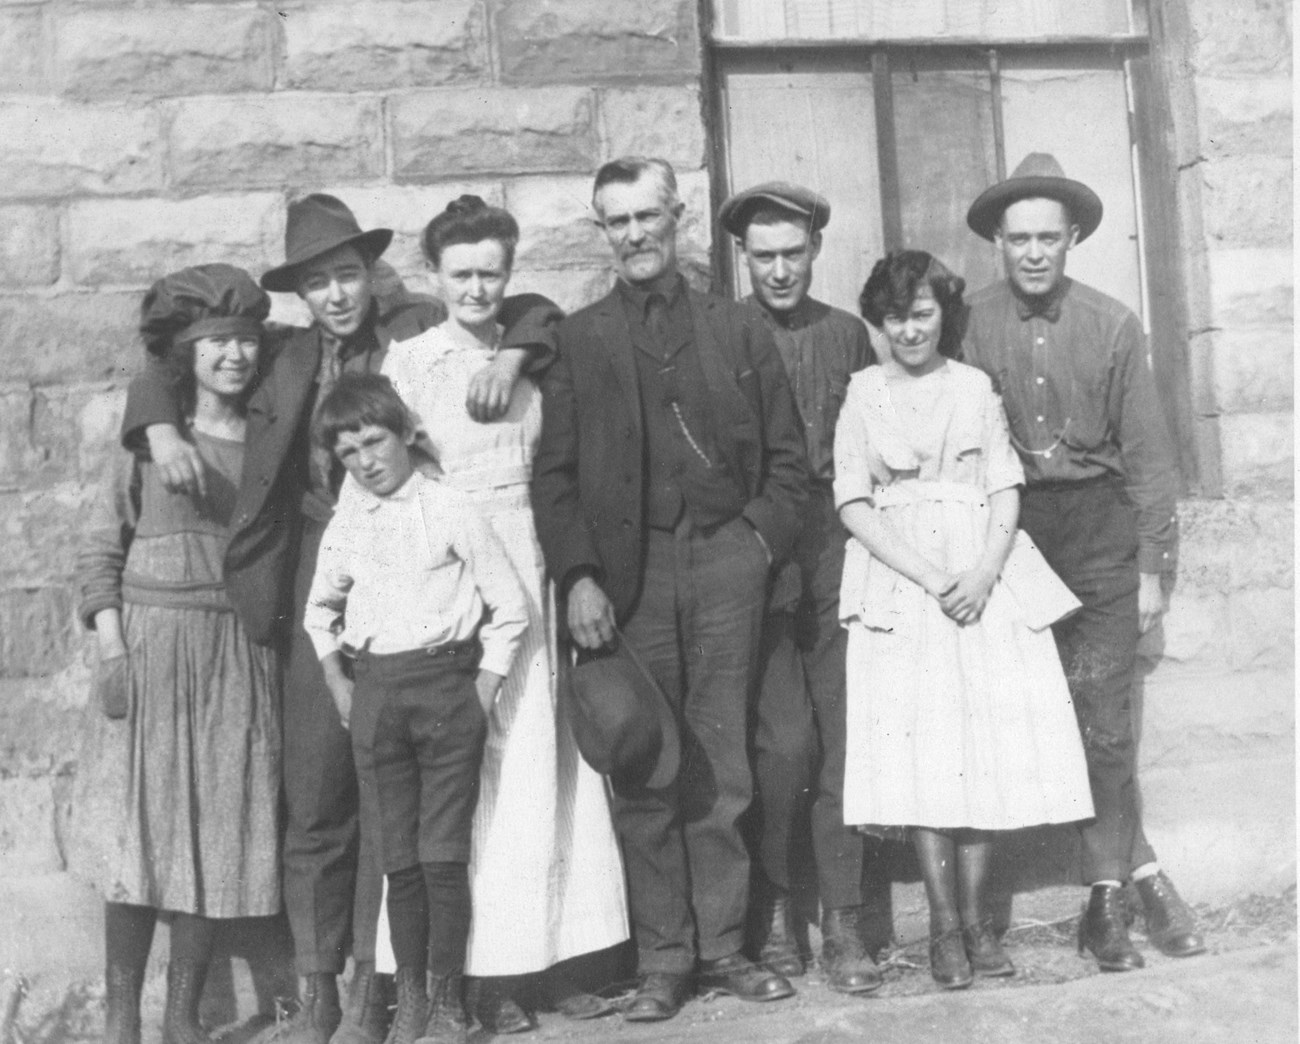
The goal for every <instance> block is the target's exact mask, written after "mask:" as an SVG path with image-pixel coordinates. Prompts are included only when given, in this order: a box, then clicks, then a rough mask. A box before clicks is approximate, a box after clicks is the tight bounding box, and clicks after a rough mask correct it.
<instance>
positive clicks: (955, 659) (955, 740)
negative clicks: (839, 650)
mask: <svg viewBox="0 0 1300 1044" xmlns="http://www.w3.org/2000/svg"><path fill="white" fill-rule="evenodd" d="M1023 481H1024V476H1023V472H1022V470H1021V467H1020V462H1019V460H1018V459H1017V457H1016V455H1015V451H1014V450H1013V449H1012V447H1011V445H1010V440H1009V439H1008V436H1007V427H1006V420H1005V418H1004V416H1003V413H1002V406H1001V403H1000V402H999V400H998V398H997V396H996V394H995V393H994V391H993V388H992V385H991V383H990V382H989V379H988V377H987V376H985V375H984V374H983V373H982V372H981V371H979V370H976V369H974V368H972V367H969V366H965V365H963V364H961V363H957V362H953V361H951V360H945V361H944V363H943V364H942V365H941V366H940V367H939V368H938V369H937V370H935V371H933V372H931V373H929V374H927V375H925V376H923V377H919V378H915V377H903V378H901V379H900V380H898V381H897V382H891V381H890V380H888V379H887V373H886V370H885V369H884V368H883V367H880V366H873V367H870V368H868V369H866V370H863V371H861V372H859V373H858V374H855V375H854V377H853V379H852V381H851V382H850V384H849V389H848V394H847V397H846V399H845V402H844V407H843V409H842V411H841V413H840V418H839V424H838V427H837V429H836V433H835V502H836V505H837V506H842V505H844V504H846V503H848V502H849V501H854V500H866V501H868V502H869V503H871V504H873V505H874V507H875V508H876V509H877V510H879V511H881V512H882V513H883V514H884V516H885V517H886V518H888V519H889V521H890V522H892V523H893V525H894V526H895V527H896V528H897V530H898V531H899V532H900V534H902V535H904V536H905V538H906V539H907V540H908V541H910V542H911V544H912V545H913V546H914V547H915V548H916V549H917V551H919V552H920V554H921V555H923V556H924V557H925V558H926V559H928V560H929V561H931V562H933V563H934V564H936V565H937V566H939V567H940V568H942V569H944V570H946V571H947V572H949V573H951V574H957V573H960V572H962V571H964V570H966V569H970V568H972V567H974V566H975V565H976V564H978V562H979V559H980V556H981V555H982V554H983V551H984V548H985V546H986V542H987V528H988V520H989V500H988V498H989V497H990V496H991V495H992V494H993V493H996V492H997V491H999V490H1003V489H1008V488H1010V487H1013V486H1016V485H1019V484H1021V483H1022V482H1023ZM1008 561H1009V565H1008V567H1007V568H1006V569H1004V570H1003V574H1002V579H1000V580H999V581H998V583H997V584H995V585H994V587H993V590H992V593H991V594H990V596H989V600H988V604H987V606H986V607H985V609H984V612H983V614H982V616H981V617H980V619H979V621H978V622H976V623H974V624H970V625H967V626H965V627H963V626H959V625H958V624H957V623H955V622H954V621H953V620H951V619H949V618H948V617H947V616H946V615H944V612H943V609H942V607H941V606H940V604H939V602H938V601H937V600H936V599H934V598H933V597H931V596H930V595H929V594H927V593H926V592H925V591H924V590H923V589H922V588H921V587H920V586H919V585H918V584H915V583H913V582H912V581H911V580H908V579H907V578H906V577H904V576H902V575H901V574H899V573H897V572H896V571H894V570H893V569H891V568H890V567H888V566H887V565H885V564H884V563H883V562H881V561H879V560H878V559H875V558H873V557H872V555H871V554H870V552H868V551H867V549H866V548H865V547H864V546H863V545H862V544H861V543H860V542H859V541H857V540H856V539H853V538H850V539H849V543H848V549H847V554H846V559H845V565H844V577H843V582H842V587H841V593H840V614H841V618H842V620H843V622H844V624H845V626H846V627H847V628H848V631H849V640H848V700H847V714H848V722H847V757H846V766H845V775H844V819H845V822H846V823H847V824H849V825H863V826H867V827H868V828H870V827H872V826H880V827H898V826H925V827H934V828H956V827H975V828H979V829H986V830H1005V829H1011V828H1016V827H1024V826H1030V825H1034V824H1040V823H1061V822H1070V821H1074V820H1079V819H1086V818H1088V817H1090V816H1091V815H1092V814H1093V808H1092V798H1091V794H1090V790H1089V786H1088V774H1087V768H1086V765H1085V763H1084V755H1083V745H1082V743H1081V741H1080V737H1079V729H1078V725H1077V723H1076V720H1075V716H1074V708H1073V705H1072V703H1071V701H1070V693H1069V689H1068V688H1067V686H1066V682H1065V676H1064V674H1063V672H1062V670H1061V665H1060V661H1059V659H1058V657H1057V652H1056V644H1055V642H1054V640H1053V638H1052V632H1051V629H1050V627H1048V626H1046V623H1047V622H1048V621H1047V619H1044V612H1043V606H1042V602H1043V597H1044V591H1045V590H1046V589H1047V588H1049V587H1051V585H1052V584H1053V583H1055V584H1056V585H1057V587H1059V586H1060V585H1059V581H1056V580H1055V577H1054V576H1052V575H1051V574H1050V571H1048V572H1046V573H1044V572H1043V570H1046V569H1047V567H1046V563H1045V562H1042V560H1041V556H1040V555H1039V554H1038V552H1037V549H1035V548H1033V547H1032V544H1029V543H1028V540H1027V537H1025V535H1024V534H1023V533H1022V534H1020V535H1019V537H1018V539H1017V546H1016V549H1015V550H1014V551H1013V553H1012V556H1011V558H1010V559H1009V560H1008ZM1026 563H1029V567H1028V568H1027V567H1026ZM1013 572H1014V574H1015V578H1016V581H1017V583H1016V585H1015V586H1013V584H1012V583H1011V582H1010V581H1011V578H1012V573H1013ZM1026 577H1028V582H1026V579H1025V578H1026ZM1035 577H1037V579H1035ZM1042 579H1045V580H1046V582H1045V583H1039V582H1038V580H1042ZM1060 590H1061V592H1062V593H1063V594H1064V596H1065V597H1066V598H1070V596H1069V594H1068V592H1066V591H1065V590H1064V588H1060ZM1052 615H1053V613H1050V612H1049V613H1048V614H1047V616H1048V617H1050V616H1052ZM1031 622H1032V623H1033V626H1031Z"/></svg>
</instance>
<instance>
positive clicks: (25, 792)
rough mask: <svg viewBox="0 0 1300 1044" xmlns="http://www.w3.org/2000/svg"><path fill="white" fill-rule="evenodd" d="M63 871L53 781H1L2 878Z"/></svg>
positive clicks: (0, 848) (0, 836) (21, 779)
mask: <svg viewBox="0 0 1300 1044" xmlns="http://www.w3.org/2000/svg"><path fill="white" fill-rule="evenodd" d="M61 870H63V857H62V856H61V855H60V853H59V846H58V843H57V840H56V835H55V826H54V791H53V788H52V786H51V781H50V780H49V779H23V778H17V779H0V877H19V876H22V875H26V874H54V873H58V872H60V871H61Z"/></svg>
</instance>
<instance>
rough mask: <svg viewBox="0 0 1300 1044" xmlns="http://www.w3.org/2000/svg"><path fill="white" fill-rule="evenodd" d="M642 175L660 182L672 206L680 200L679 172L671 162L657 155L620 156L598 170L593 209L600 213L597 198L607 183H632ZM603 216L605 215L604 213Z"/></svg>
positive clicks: (665, 198)
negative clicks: (678, 189)
mask: <svg viewBox="0 0 1300 1044" xmlns="http://www.w3.org/2000/svg"><path fill="white" fill-rule="evenodd" d="M642 177H650V178H652V179H654V180H655V181H657V182H659V190H660V193H661V194H662V195H663V198H664V202H665V203H667V204H668V206H670V207H673V206H676V205H677V203H678V202H679V200H678V196H677V174H676V173H675V172H674V171H673V166H672V164H671V163H669V162H668V161H667V160H663V159H659V157H657V156H620V157H619V158H618V159H612V160H610V161H609V162H608V163H606V164H605V165H604V166H603V167H601V168H600V170H598V171H596V181H595V183H594V184H593V185H592V187H591V206H592V209H593V210H595V211H596V213H597V214H600V207H599V206H597V205H596V200H597V199H598V198H599V196H600V190H601V189H603V188H604V187H605V186H606V185H630V184H632V183H633V182H636V181H640V180H641V178H642ZM601 216H602V217H604V215H603V214H601Z"/></svg>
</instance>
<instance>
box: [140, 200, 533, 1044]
mask: <svg viewBox="0 0 1300 1044" xmlns="http://www.w3.org/2000/svg"><path fill="white" fill-rule="evenodd" d="M392 238H393V233H392V231H391V230H389V229H382V228H377V229H370V230H368V231H363V230H362V229H361V227H360V226H359V225H358V224H357V220H356V218H355V216H354V215H353V214H352V211H351V210H349V209H348V207H347V206H345V205H344V204H343V203H342V202H341V201H340V200H338V199H336V198H335V197H333V196H329V195H325V194H323V193H315V194H312V195H308V196H304V197H302V198H301V199H298V200H295V201H294V202H292V203H290V205H289V212H288V216H287V222H286V228H285V262H284V264H282V265H279V266H277V267H275V268H272V269H271V270H270V271H268V272H266V273H265V274H264V275H263V276H262V279H261V284H262V287H263V288H264V289H266V290H272V291H282V292H294V293H297V294H298V295H299V296H300V297H301V298H302V299H303V300H304V301H305V302H306V304H307V307H308V309H309V310H310V312H311V315H312V319H313V323H312V325H311V326H310V327H309V328H306V329H301V328H295V329H292V330H290V331H288V332H287V333H286V334H285V336H284V337H283V340H282V341H281V342H280V343H279V344H278V345H275V346H273V350H272V352H271V355H272V360H271V362H270V365H269V367H267V366H264V367H263V376H262V379H261V383H260V385H259V386H258V388H257V390H256V391H255V392H254V394H253V397H252V399H251V400H250V403H249V417H250V419H249V429H248V442H247V447H248V448H247V455H246V460H247V462H248V463H247V465H246V467H245V468H244V472H243V476H242V480H241V482H242V488H241V493H240V501H239V502H240V504H241V505H243V506H244V507H245V510H244V511H243V512H242V513H241V514H240V515H239V516H238V517H237V518H236V519H235V521H234V530H233V536H232V539H231V541H230V545H229V548H228V550H227V552H226V558H225V563H224V571H225V575H226V580H227V584H228V586H229V587H230V590H231V597H232V600H233V601H235V604H236V608H237V610H238V611H239V612H240V614H241V616H243V617H244V620H245V624H246V626H247V627H248V628H249V630H250V632H251V633H252V635H253V637H254V639H255V640H257V641H261V642H264V643H268V644H269V643H273V642H283V643H284V644H285V645H286V646H287V649H288V658H287V664H286V669H285V677H284V710H283V715H284V763H283V764H284V794H285V806H286V811H287V822H286V825H285V840H284V902H285V907H286V910H287V912H288V916H289V925H290V929H291V931H292V933H293V939H294V950H295V958H296V964H297V969H298V973H299V975H300V976H301V977H302V981H301V984H300V997H299V1001H300V1007H299V1011H298V1014H297V1015H296V1016H295V1017H294V1019H293V1020H292V1021H291V1022H290V1023H289V1024H288V1031H287V1039H289V1040H291V1041H293V1042H294V1044H327V1042H328V1041H329V1040H330V1038H331V1036H333V1037H334V1038H335V1044H381V1042H382V1040H383V1037H384V1033H385V1024H386V1019H387V1009H388V1006H389V1003H390V1000H391V998H390V996H389V994H390V993H391V990H392V981H391V977H390V976H380V975H376V974H375V973H374V959H375V933H376V927H377V923H378V917H379V906H380V901H381V895H382V887H383V877H382V873H381V871H380V869H379V866H378V863H377V862H376V861H374V860H372V859H371V858H370V857H371V856H372V855H373V853H371V852H360V853H359V851H358V850H359V844H358V819H357V800H358V796H357V783H356V776H355V773H354V769H353V762H352V749H351V744H350V741H349V738H348V734H347V731H346V730H345V729H344V727H343V725H342V724H341V723H340V721H339V717H338V714H337V712H336V711H335V709H334V705H333V700H332V699H331V697H330V694H329V690H328V688H327V687H326V685H325V681H324V678H323V676H322V674H321V669H320V664H319V660H318V659H317V657H316V654H315V652H314V650H313V648H312V645H311V642H310V640H309V639H308V637H307V633H306V631H305V630H304V629H303V626H302V613H303V607H304V605H305V603H306V600H307V590H308V587H309V586H310V584H311V579H312V576H313V573H314V571H315V565H316V552H317V548H318V547H319V544H320V538H321V535H322V534H323V532H324V530H325V526H326V523H328V521H329V519H330V516H331V514H332V512H333V508H334V503H335V500H336V497H337V493H338V490H339V486H340V484H341V482H342V477H343V471H342V467H341V465H339V464H338V463H337V461H335V460H333V459H332V457H331V455H330V454H328V453H327V452H323V451H321V450H320V449H319V448H317V447H313V446H311V444H310V440H309V437H308V427H309V424H310V420H311V416H312V411H313V410H314V408H315V405H316V403H317V402H319V401H320V400H321V399H322V398H323V397H324V396H325V395H326V394H327V393H328V392H329V390H330V389H331V388H332V387H333V386H334V384H335V383H336V382H337V380H338V377H339V375H340V374H342V373H344V372H352V371H377V370H378V369H379V367H380V365H381V363H382V362H383V358H384V354H385V352H386V351H387V349H388V346H389V345H390V344H391V343H392V342H394V341H401V340H406V339H408V338H411V337H414V336H415V335H416V334H419V333H421V332H422V331H424V330H426V329H428V328H429V327H431V326H434V325H436V324H438V323H439V322H441V321H442V320H443V319H444V318H445V317H446V310H445V309H444V308H443V307H442V305H441V303H440V302H437V301H434V300H432V299H428V298H415V297H403V298H401V299H398V300H393V301H386V300H381V299H380V298H379V297H378V296H377V295H376V293H375V285H374V268H375V262H376V261H377V260H378V259H379V257H380V255H381V254H382V253H383V252H384V250H386V249H387V247H388V244H389V243H390V242H391V240H392ZM507 309H508V310H509V312H510V314H511V315H512V317H513V320H514V321H513V323H512V322H511V320H510V319H506V320H505V321H506V323H507V327H508V328H507V330H506V333H505V336H504V338H503V343H502V351H501V352H500V353H499V354H498V358H497V360H495V361H494V362H493V363H492V364H489V365H490V367H491V369H490V371H489V372H487V373H484V374H481V375H480V377H481V379H480V380H478V381H476V382H475V384H474V386H473V387H472V388H471V401H470V402H469V403H467V409H469V411H470V412H471V414H473V415H475V416H477V417H481V418H483V419H490V418H491V417H493V416H495V415H496V414H498V413H499V412H501V410H503V409H504V407H505V405H506V404H508V403H509V401H510V389H511V388H512V386H513V382H514V380H515V379H516V377H517V376H518V374H519V372H520V369H521V367H522V366H523V365H524V364H525V362H526V361H527V360H528V358H529V357H530V356H536V355H537V354H538V352H539V350H540V354H541V355H542V356H543V357H549V350H550V349H549V345H550V343H551V330H550V326H551V324H552V323H553V322H554V320H555V319H556V318H557V317H558V313H556V312H555V309H554V306H553V305H551V303H550V302H549V301H547V300H546V299H545V298H541V297H538V296H536V295H524V296H523V297H519V298H515V299H513V301H511V300H508V301H507V303H506V309H503V311H502V315H503V316H505V315H506V314H507ZM181 421H182V418H181V417H180V416H179V408H178V403H177V402H176V398H175V394H174V391H173V387H172V385H171V383H170V381H169V380H168V378H167V375H166V373H165V372H164V371H163V370H162V368H161V367H158V366H151V367H149V368H147V369H146V370H145V372H144V373H143V374H141V376H139V377H137V378H136V380H135V381H133V382H132V384H131V387H130V390H129V392H128V395H127V407H126V416H125V418H124V419H123V424H122V428H123V441H124V442H125V443H126V444H127V445H128V447H137V448H142V444H143V443H145V442H147V448H148V451H149V452H150V453H151V455H152V456H153V458H154V461H155V463H156V464H157V465H158V466H159V469H160V471H162V472H163V474H164V475H165V476H166V477H167V478H168V481H169V485H171V486H174V487H175V488H198V489H199V490H200V491H202V487H203V484H204V478H203V471H202V466H201V464H199V463H197V457H196V456H195V455H194V453H193V447H192V446H190V445H189V444H188V443H186V442H184V441H183V440H181V438H180V436H179V434H178V432H179V430H180V428H181V426H182V425H181ZM242 590H248V591H249V596H248V597H246V598H243V599H242V601H241V599H240V597H239V593H240V592H241V591H242ZM349 951H350V952H351V954H352V956H353V958H354V961H355V963H356V974H355V976H354V978H353V987H352V995H351V997H350V999H349V1010H348V1018H347V1019H346V1020H344V1019H343V1018H342V1012H341V1010H340V1004H339V996H338V984H337V980H336V976H337V975H338V974H339V973H340V972H342V971H343V968H344V963H345V961H346V959H347V956H348V953H349Z"/></svg>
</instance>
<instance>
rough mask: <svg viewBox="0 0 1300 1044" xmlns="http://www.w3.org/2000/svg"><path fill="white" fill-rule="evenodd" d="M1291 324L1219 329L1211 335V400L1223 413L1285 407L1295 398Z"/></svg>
mask: <svg viewBox="0 0 1300 1044" xmlns="http://www.w3.org/2000/svg"><path fill="white" fill-rule="evenodd" d="M1294 354H1295V345H1294V340H1293V333H1292V329H1291V327H1290V326H1265V327H1246V328H1237V329H1227V330H1220V331H1219V332H1218V333H1217V334H1215V337H1214V400H1215V402H1216V403H1217V404H1218V407H1219V409H1220V410H1221V411H1223V412H1224V413H1268V412H1272V411H1277V410H1288V409H1290V408H1291V407H1292V405H1293V404H1294V401H1295V396H1294V389H1293V387H1292V386H1293V384H1294V383H1295V382H1294V380H1293V368H1292V361H1293V356H1294Z"/></svg>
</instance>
